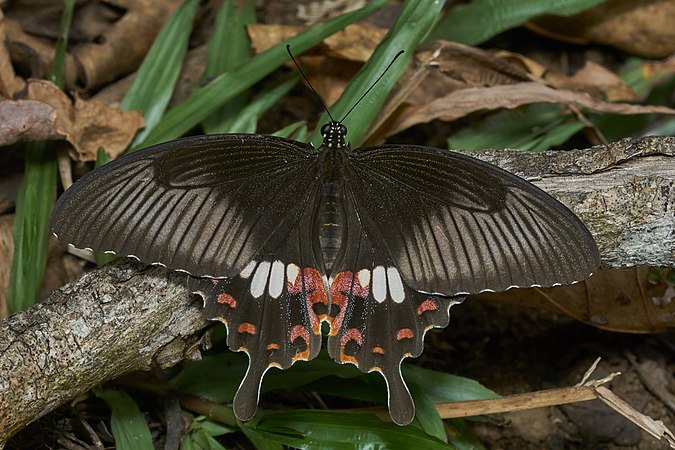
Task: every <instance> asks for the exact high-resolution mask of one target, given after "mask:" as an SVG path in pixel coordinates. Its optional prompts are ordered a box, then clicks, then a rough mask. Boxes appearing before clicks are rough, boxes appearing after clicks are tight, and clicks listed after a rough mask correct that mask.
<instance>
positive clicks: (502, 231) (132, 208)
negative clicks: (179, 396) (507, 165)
mask: <svg viewBox="0 0 675 450" xmlns="http://www.w3.org/2000/svg"><path fill="white" fill-rule="evenodd" d="M287 50H288V52H289V55H290V56H291V58H293V55H292V54H291V52H290V47H289V46H287ZM401 53H403V52H402V51H401V52H399V54H397V56H396V57H395V58H394V59H393V60H392V61H391V63H390V64H389V66H388V67H387V69H388V68H389V67H391V65H392V64H393V62H394V61H395V60H396V58H398V56H400V54H401ZM293 61H295V59H294V58H293ZM296 65H297V63H296ZM297 66H298V69H300V66H299V65H297ZM387 69H385V71H384V72H386V71H387ZM300 71H301V72H302V70H301V69H300ZM384 72H383V73H382V75H380V78H382V76H383V75H384ZM303 77H304V74H303ZM380 78H378V81H379V79H380ZM305 79H306V77H305ZM375 83H377V81H376V82H375ZM373 86H374V84H373V85H372V86H371V87H370V88H369V89H368V90H367V91H366V93H365V94H363V96H362V97H361V99H360V100H359V102H360V101H361V100H362V99H363V98H364V97H365V95H366V94H367V93H368V92H369V91H370V90H371V89H372V88H373ZM310 87H311V84H310ZM312 90H314V89H313V88H312ZM314 92H315V93H316V91H314ZM317 95H318V94H317ZM359 102H356V104H354V105H353V106H352V109H351V110H350V112H351V111H352V110H353V109H354V107H356V105H357V104H358V103H359ZM326 111H327V112H328V114H329V116H330V111H328V109H326ZM347 115H349V112H348V113H347V114H346V115H345V117H343V119H342V120H339V121H336V120H334V119H333V118H332V117H331V121H330V122H329V123H327V124H325V125H323V127H322V128H321V134H322V136H323V143H322V145H321V146H320V147H319V148H318V149H316V148H314V147H313V146H312V145H311V144H307V143H303V142H298V141H294V140H290V139H285V138H280V137H274V136H266V135H258V134H222V135H207V136H197V137H188V138H183V139H178V140H174V141H170V142H165V143H163V144H158V145H154V146H152V147H148V148H146V149H143V150H140V151H137V152H135V153H133V154H129V155H126V156H123V157H121V158H119V159H117V160H115V161H112V162H111V163H109V164H107V165H105V166H103V167H100V168H98V169H96V170H94V171H92V172H89V173H88V174H86V175H84V176H83V177H82V178H81V179H80V180H79V181H77V182H76V183H75V184H74V185H73V186H71V187H70V188H69V189H67V190H66V191H65V192H64V194H63V195H62V196H61V197H60V198H59V199H58V201H57V203H56V205H55V207H54V211H53V212H52V215H51V217H50V227H51V229H52V231H53V232H54V234H56V235H57V236H58V237H59V239H61V240H62V241H65V242H66V243H68V244H70V245H72V246H74V247H78V248H87V249H90V250H94V251H98V252H112V253H115V254H118V255H125V256H133V257H135V258H137V259H139V260H140V261H142V262H146V263H149V264H161V265H163V266H165V267H167V268H169V269H173V270H179V271H184V272H187V273H188V275H189V276H188V285H189V288H190V290H191V292H193V293H196V294H199V295H200V296H201V297H202V298H203V300H204V313H205V315H206V316H207V317H208V318H210V319H213V320H219V321H221V322H223V323H224V324H225V325H226V327H227V345H228V346H229V348H230V349H231V350H233V351H243V352H246V353H247V354H248V357H249V366H248V369H247V371H246V374H245V375H244V378H243V380H242V382H241V384H240V386H239V389H238V390H237V393H236V395H235V398H234V402H233V409H234V413H235V415H236V416H237V417H238V418H239V419H241V420H249V419H251V418H252V417H253V416H254V415H255V412H256V408H257V404H258V399H259V395H260V386H261V383H262V379H263V377H264V375H265V373H266V372H267V370H269V369H270V368H271V367H276V368H280V369H286V368H288V367H290V366H291V365H293V364H294V363H295V362H296V361H307V360H311V359H313V358H315V357H316V356H317V355H318V353H319V351H320V349H321V343H322V324H323V323H327V324H328V327H327V328H328V339H327V346H328V353H329V355H330V356H331V357H332V358H333V359H334V360H335V361H336V362H337V363H351V364H354V365H356V366H357V367H358V368H359V369H361V370H362V371H364V372H372V371H376V372H379V373H381V374H382V376H383V377H384V380H385V382H386V384H387V393H388V407H389V413H390V416H391V418H392V420H393V421H394V422H395V423H397V424H399V425H406V424H408V423H410V422H411V421H412V420H413V419H414V416H415V405H414V403H413V400H412V397H411V395H410V392H409V390H408V388H407V386H406V384H405V381H404V379H403V376H402V374H401V363H402V361H403V359H405V358H407V357H417V356H419V355H420V354H421V353H422V350H423V347H424V335H425V333H426V332H427V331H428V330H429V329H431V328H435V327H445V326H447V325H448V322H449V314H450V307H451V306H453V305H455V304H457V303H461V302H462V301H463V300H464V296H466V295H467V294H473V293H479V292H484V291H502V290H506V289H509V288H512V287H522V286H526V287H530V286H555V285H559V284H569V283H574V282H576V281H580V280H582V279H584V278H586V277H588V276H590V275H591V273H592V271H593V270H595V269H596V268H597V267H598V266H599V263H600V257H599V253H598V249H597V247H596V245H595V242H594V240H593V237H592V236H591V234H590V232H589V231H588V229H587V228H586V227H585V226H584V224H583V223H582V222H581V221H580V220H579V219H578V218H577V217H576V216H575V215H574V214H573V213H572V212H571V211H570V210H569V209H567V208H566V207H565V206H564V205H562V204H561V203H560V202H558V201H557V200H556V199H554V198H553V197H551V196H550V195H548V194H547V193H545V192H544V191H542V190H541V189H539V188H537V187H536V186H534V185H532V184H530V183H529V182H527V181H525V180H523V179H522V178H519V177H517V176H515V175H513V174H511V173H509V172H507V171H505V170H502V169H500V168H498V167H496V166H493V165H491V164H488V163H486V162H482V161H480V160H478V159H475V158H472V157H469V156H467V155H465V154H461V153H455V152H450V151H447V150H441V149H438V148H433V147H425V146H416V145H380V146H377V147H370V148H358V149H354V150H352V149H351V148H350V146H349V144H348V143H347V141H346V135H347V128H346V126H345V125H344V124H343V121H344V119H345V118H346V117H347Z"/></svg>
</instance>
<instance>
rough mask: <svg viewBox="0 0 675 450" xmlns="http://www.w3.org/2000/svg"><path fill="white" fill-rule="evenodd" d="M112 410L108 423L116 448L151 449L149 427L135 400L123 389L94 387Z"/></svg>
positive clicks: (129, 449) (99, 396) (96, 393)
mask: <svg viewBox="0 0 675 450" xmlns="http://www.w3.org/2000/svg"><path fill="white" fill-rule="evenodd" d="M93 392H94V394H95V395H96V396H97V397H98V398H100V399H102V400H103V401H104V402H106V404H107V405H108V408H110V411H112V416H111V419H110V424H111V428H112V434H113V436H114V437H115V448H116V449H117V450H127V449H128V450H146V449H147V450H153V449H154V447H153V444H152V437H151V435H150V429H149V428H148V424H147V423H146V422H145V417H143V413H141V410H140V409H138V405H136V402H135V401H134V400H133V399H132V398H131V397H130V396H129V395H128V394H127V393H126V392H124V391H118V390H116V389H103V388H99V389H94V391H93Z"/></svg>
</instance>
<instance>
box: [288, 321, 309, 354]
mask: <svg viewBox="0 0 675 450" xmlns="http://www.w3.org/2000/svg"><path fill="white" fill-rule="evenodd" d="M296 339H302V340H303V341H304V342H305V350H303V351H301V352H298V353H296V354H295V356H293V361H297V360H299V359H300V360H303V361H307V360H308V359H309V354H310V351H309V350H310V348H309V342H310V341H309V331H307V328H305V327H303V326H302V325H296V326H294V327H293V328H291V335H290V336H289V340H290V341H291V343H293V342H294V341H295V340H296Z"/></svg>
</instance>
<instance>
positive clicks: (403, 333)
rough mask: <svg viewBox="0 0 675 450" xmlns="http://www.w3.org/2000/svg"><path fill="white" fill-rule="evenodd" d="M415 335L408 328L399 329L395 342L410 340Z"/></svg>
mask: <svg viewBox="0 0 675 450" xmlns="http://www.w3.org/2000/svg"><path fill="white" fill-rule="evenodd" d="M413 336H415V334H414V333H413V331H412V330H411V329H410V328H401V329H400V330H398V333H396V340H397V341H402V340H403V339H412V338H413Z"/></svg>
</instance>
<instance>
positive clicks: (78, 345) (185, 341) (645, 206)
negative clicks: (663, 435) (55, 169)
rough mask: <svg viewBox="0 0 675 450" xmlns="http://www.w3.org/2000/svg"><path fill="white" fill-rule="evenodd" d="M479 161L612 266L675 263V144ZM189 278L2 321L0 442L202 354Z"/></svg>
mask: <svg viewBox="0 0 675 450" xmlns="http://www.w3.org/2000/svg"><path fill="white" fill-rule="evenodd" d="M476 156H479V157H480V158H481V159H484V160H487V161H490V162H493V163H496V164H497V165H499V166H502V167H504V168H506V169H507V170H510V171H512V172H515V173H517V174H519V175H521V176H524V177H526V178H532V177H537V179H536V180H532V181H533V182H534V183H535V184H537V185H538V186H540V187H542V188H543V189H544V190H546V191H547V192H549V193H551V194H552V195H554V196H555V197H557V198H558V199H560V200H561V201H562V202H563V203H565V204H566V205H568V206H569V207H570V208H571V209H572V210H573V211H574V212H575V213H577V215H579V217H581V219H582V220H583V221H584V222H585V223H586V224H587V225H588V227H589V229H590V230H591V232H592V233H593V234H594V236H595V238H596V240H597V243H598V246H599V248H600V251H601V254H602V260H603V266H605V267H623V266H629V265H659V266H671V267H673V266H675V138H670V137H668V138H658V137H651V138H644V139H640V140H636V141H633V140H629V139H626V140H622V141H619V142H616V143H612V144H609V145H607V146H598V147H593V148H590V149H584V150H573V151H569V152H544V153H526V152H516V151H486V152H481V153H480V154H477V155H476ZM185 279H186V276H185V275H181V274H177V273H170V272H168V271H166V270H165V269H163V268H161V267H150V268H147V267H144V266H143V265H142V264H140V263H136V262H133V261H131V260H128V259H122V260H118V261H116V262H114V263H112V264H109V265H108V266H106V267H104V268H102V269H97V270H94V271H92V272H90V273H88V274H86V275H85V276H83V277H82V278H81V279H80V280H78V281H76V282H74V283H71V284H69V285H67V286H65V287H63V288H62V289H60V290H58V291H55V292H54V293H53V294H52V295H51V296H50V297H49V298H48V299H47V300H46V301H45V302H43V303H41V304H40V305H37V306H35V307H33V308H30V309H29V310H27V311H24V312H22V313H19V314H15V315H13V316H11V317H9V318H8V319H6V320H5V321H4V322H1V323H0V446H1V445H2V443H4V442H5V441H6V440H7V439H8V438H9V437H10V436H11V435H12V434H14V433H15V432H17V431H18V430H20V429H21V428H22V427H24V426H25V425H26V424H28V423H29V422H31V421H33V420H35V419H37V418H39V417H41V416H43V415H44V414H46V413H48V412H50V411H51V410H53V409H54V408H56V407H57V406H59V405H60V404H63V403H64V402H67V401H68V400H69V399H72V398H74V397H76V396H77V395H80V394H82V393H84V392H86V391H88V390H89V389H91V388H92V387H93V386H96V385H97V384H100V383H102V382H104V381H106V380H109V379H112V378H115V377H117V376H119V375H122V374H124V373H128V372H132V371H136V370H148V369H150V368H152V367H154V366H160V367H168V366H171V365H173V364H176V363H177V362H179V361H181V360H183V359H186V358H187V359H194V358H198V357H199V349H198V347H199V345H200V343H202V341H203V337H204V331H205V328H206V326H207V325H208V322H207V321H206V320H205V319H204V318H203V317H202V316H201V312H200V311H201V303H200V302H199V301H198V300H197V299H195V298H194V297H191V296H190V295H189V294H188V292H187V288H186V283H185Z"/></svg>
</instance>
